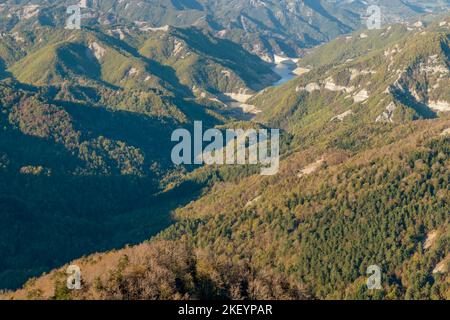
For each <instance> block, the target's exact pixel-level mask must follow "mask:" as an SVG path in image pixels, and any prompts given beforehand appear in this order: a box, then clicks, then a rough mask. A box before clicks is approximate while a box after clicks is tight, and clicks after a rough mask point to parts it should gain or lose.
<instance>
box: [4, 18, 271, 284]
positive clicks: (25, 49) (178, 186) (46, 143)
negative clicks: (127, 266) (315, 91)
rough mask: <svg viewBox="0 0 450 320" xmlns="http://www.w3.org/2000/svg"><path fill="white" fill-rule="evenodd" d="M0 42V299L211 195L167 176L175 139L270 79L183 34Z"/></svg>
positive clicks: (45, 28)
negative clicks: (226, 99)
mask: <svg viewBox="0 0 450 320" xmlns="http://www.w3.org/2000/svg"><path fill="white" fill-rule="evenodd" d="M30 14H31V13H30ZM31 18H32V17H30V19H31ZM0 38H1V39H0V40H1V41H0V107H1V117H0V122H1V125H0V128H1V129H0V131H1V133H0V176H1V179H0V180H1V182H0V194H1V195H0V212H1V214H2V219H3V220H2V223H1V224H0V229H1V232H0V252H1V254H2V255H4V256H7V257H8V258H7V259H1V261H0V287H2V288H15V287H17V286H20V285H21V284H23V282H24V281H25V280H26V279H28V278H29V277H30V276H34V275H38V274H40V273H41V272H43V271H48V270H50V269H52V268H54V267H56V266H58V265H60V264H62V263H65V262H66V261H68V260H70V259H74V258H76V257H78V256H81V255H84V254H86V253H92V252H95V251H104V250H108V249H111V248H120V247H123V246H124V245H125V244H127V243H140V242H142V241H143V240H145V239H147V238H148V237H149V236H151V235H154V234H156V233H157V232H159V231H161V230H162V229H164V228H166V227H167V226H168V225H169V224H170V223H171V220H172V219H171V216H170V212H171V210H173V209H174V208H176V207H178V206H179V205H183V204H185V203H187V202H189V201H191V200H192V199H194V198H195V197H196V196H197V194H198V193H199V192H200V190H201V188H202V187H203V186H205V185H207V184H209V183H208V182H205V181H204V180H202V182H198V183H197V182H193V181H190V180H189V181H184V180H186V177H185V176H186V172H188V171H190V170H191V169H192V168H180V167H175V166H174V165H173V163H172V161H171V158H170V156H171V148H172V146H173V145H172V143H171V134H172V132H173V130H175V129H176V128H178V127H185V128H190V127H191V125H192V124H193V121H194V120H201V121H203V124H204V126H205V128H206V127H212V126H215V125H220V124H223V123H224V122H226V121H228V120H229V118H228V115H227V113H229V111H227V110H225V109H226V106H225V105H224V104H223V102H221V101H220V100H218V97H220V98H221V99H222V96H224V95H225V94H244V93H249V94H251V93H254V92H256V90H259V89H261V88H263V87H266V86H267V85H270V84H271V83H272V82H274V81H276V80H278V78H279V77H278V76H277V75H276V74H275V73H274V72H273V71H272V70H271V65H269V64H268V63H267V62H264V61H262V60H261V59H260V58H258V57H257V56H255V55H252V54H250V53H248V52H247V51H246V50H244V49H243V48H242V47H240V46H239V45H237V44H235V43H233V42H231V41H229V40H224V39H218V38H216V37H214V36H212V35H211V34H210V33H209V32H207V31H204V30H200V29H198V28H194V27H193V28H165V29H161V30H149V29H145V28H139V27H126V26H114V27H110V26H109V27H108V26H107V27H103V28H98V27H92V28H83V29H81V30H65V29H64V28H63V27H56V28H55V27H51V26H49V25H45V24H36V25H34V27H33V28H31V29H30V28H29V26H26V25H22V26H16V27H15V29H14V30H10V31H5V32H2V33H1V34H0ZM183 181H184V182H183Z"/></svg>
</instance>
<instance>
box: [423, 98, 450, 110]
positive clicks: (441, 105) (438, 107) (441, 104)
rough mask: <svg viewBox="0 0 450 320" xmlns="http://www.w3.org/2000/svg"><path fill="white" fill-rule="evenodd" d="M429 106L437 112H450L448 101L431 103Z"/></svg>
mask: <svg viewBox="0 0 450 320" xmlns="http://www.w3.org/2000/svg"><path fill="white" fill-rule="evenodd" d="M428 106H429V107H430V108H431V109H433V110H436V111H440V112H450V103H448V102H447V101H443V100H438V101H430V103H429V104H428Z"/></svg>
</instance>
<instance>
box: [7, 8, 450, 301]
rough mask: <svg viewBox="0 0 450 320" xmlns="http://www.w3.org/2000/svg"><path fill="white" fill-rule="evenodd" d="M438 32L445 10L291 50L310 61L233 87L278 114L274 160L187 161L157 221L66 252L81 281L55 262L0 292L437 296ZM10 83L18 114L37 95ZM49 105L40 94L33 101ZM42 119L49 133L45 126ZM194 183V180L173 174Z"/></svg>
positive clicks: (445, 102)
mask: <svg viewBox="0 0 450 320" xmlns="http://www.w3.org/2000/svg"><path fill="white" fill-rule="evenodd" d="M191 3H192V2H191ZM183 30H184V29H183ZM449 40H450V20H449V17H448V15H446V16H445V17H443V18H439V19H438V20H436V21H434V22H432V23H429V24H428V23H425V22H424V23H415V24H413V25H411V24H404V23H401V24H395V25H392V26H386V27H385V28H383V29H382V30H373V31H358V32H355V33H352V34H350V35H347V36H344V37H343V38H339V39H337V40H336V41H333V42H330V43H328V44H325V45H323V46H321V47H318V48H316V49H314V50H311V51H310V52H308V54H307V56H306V57H305V58H304V60H302V61H300V65H301V67H302V68H305V69H308V70H309V71H308V70H306V71H305V72H304V73H303V74H302V75H301V76H299V77H297V78H296V79H294V80H292V81H289V82H287V83H286V84H284V85H281V86H279V87H274V88H267V89H265V90H263V91H262V92H260V93H258V94H256V95H255V96H254V97H253V98H251V99H250V100H249V102H247V103H251V104H254V106H255V107H257V108H259V109H260V110H261V113H259V114H258V115H257V116H256V118H255V119H254V122H245V123H243V124H245V125H251V124H253V123H257V124H258V125H264V126H267V127H269V128H281V129H282V130H283V139H282V141H281V144H282V146H281V150H282V161H281V167H280V172H279V173H278V174H277V175H274V176H271V177H265V176H260V175H253V174H252V169H251V168H248V167H247V166H243V167H240V166H235V167H233V169H232V170H231V169H229V168H228V169H227V168H224V167H211V166H210V167H204V168H198V169H196V170H194V171H192V172H191V173H190V174H188V175H187V179H186V180H184V184H183V183H181V184H177V185H176V186H177V187H175V188H173V189H171V190H170V191H171V192H173V193H172V194H170V193H169V194H166V193H163V194H162V196H167V197H168V198H169V199H174V198H177V201H178V200H180V202H177V201H176V202H175V203H173V201H172V202H170V201H169V203H170V205H171V207H170V208H171V209H174V210H175V213H174V216H173V218H174V223H173V224H172V225H171V226H170V227H168V228H167V229H165V230H164V231H162V232H161V233H159V234H158V235H157V236H155V237H152V238H151V239H150V240H149V241H147V242H145V243H143V244H141V245H138V246H134V247H127V248H125V249H122V250H118V251H111V252H107V253H102V254H95V255H90V256H87V257H84V258H81V259H79V260H76V261H74V262H73V264H76V265H78V266H80V268H81V270H82V274H83V288H82V290H79V291H70V290H68V289H67V288H66V286H65V280H66V277H67V275H66V274H65V270H66V268H67V265H66V266H64V267H61V268H60V269H56V270H54V271H52V272H50V273H49V274H46V275H43V276H41V277H39V278H35V279H31V280H29V281H28V283H27V284H26V285H25V286H24V288H23V289H21V290H18V291H16V292H12V293H6V294H4V295H3V298H6V299H8V298H12V299H14V298H16V299H17V298H28V299H42V298H45V299H92V298H101V299H199V298H204V299H213V298H215V299H450V285H449V283H450V278H449V273H448V270H449V263H450V256H449V254H450V245H449V241H450V233H449V212H450V203H449V199H450V186H449V182H450V181H449V177H450V172H449V169H450V162H449V161H450V160H449V159H450V118H449V114H450V108H449V103H450V91H449V90H450V86H449V79H450V77H449V72H450V50H449ZM152 44H153V43H152ZM149 46H150V44H148V43H147V44H146V45H144V46H143V47H140V51H139V52H140V53H141V54H142V56H146V57H148V58H150V59H152V58H155V57H158V59H159V60H158V61H159V63H161V64H168V65H169V64H170V65H172V63H173V65H176V62H172V61H173V60H172V58H166V57H165V55H164V54H161V53H163V52H164V51H158V50H159V49H157V48H158V43H157V41H156V44H155V45H154V46H153V47H152V48H156V49H147V48H149ZM169 51H170V50H169ZM155 52H161V53H158V54H155ZM155 59H156V58H155ZM19 69H20V68H19ZM7 72H16V71H15V70H14V68H9V69H8V70H7ZM11 81H12V80H9V81H5V84H4V85H5V86H6V88H8V86H11V85H12V84H13V83H14V82H11ZM17 85H18V84H17ZM22 86H24V88H23V90H24V91H26V90H31V89H33V88H34V90H36V89H35V87H31V88H28V87H27V86H25V85H22ZM5 90H6V91H7V90H8V89H5ZM14 92H15V91H14V90H13V92H12V93H10V96H11V97H10V98H8V99H7V100H6V101H12V103H11V104H10V110H12V111H10V112H6V113H4V118H5V120H4V123H7V127H8V126H10V125H11V126H15V127H14V128H21V126H20V123H21V122H20V119H21V117H20V115H21V114H27V110H30V109H31V110H33V111H32V112H34V110H39V109H40V108H35V107H34V108H30V107H29V103H34V102H33V101H34V100H31V102H29V103H23V104H17V103H14V99H15V95H14V94H13V93H14ZM195 101H197V103H198V102H199V100H198V99H197V100H195ZM200 101H202V100H200ZM18 106H19V107H18ZM41 108H42V107H41ZM53 108H55V107H52V105H45V110H48V111H45V112H44V114H47V113H48V112H57V110H55V111H52V110H53ZM16 110H17V111H16ZM201 110H205V109H201ZM208 110H209V111H210V113H208V114H211V113H212V114H217V118H216V119H221V118H220V115H219V114H218V113H217V112H218V111H217V109H215V108H212V109H208ZM36 112H37V111H36ZM139 116H142V115H139ZM6 118H7V120H6ZM61 118H62V119H66V118H65V117H64V116H63V115H61ZM16 119H19V120H16ZM217 121H218V122H216V124H217V123H219V122H220V121H219V120H217ZM63 122H64V121H63ZM44 123H49V122H48V121H44ZM50 123H51V122H50ZM222 123H224V125H225V126H227V125H232V124H230V123H229V122H228V121H227V119H223V121H222ZM213 124H215V123H214V121H213V120H211V125H213ZM37 127H39V126H38V125H37V124H34V123H33V125H25V126H22V128H33V130H34V129H35V128H37ZM42 128H43V129H45V130H44V131H45V132H50V133H52V137H53V138H52V139H60V138H59V137H60V136H59V135H58V134H56V133H57V132H59V131H58V130H57V129H52V130H50V129H47V125H46V126H44V127H42ZM56 128H59V126H56ZM14 130H16V131H14V132H17V129H14ZM24 130H25V129H24ZM26 130H31V129H26ZM53 132H55V134H53ZM24 133H27V131H25V132H24ZM27 137H29V136H27ZM64 137H72V138H71V140H70V142H71V141H77V136H76V134H74V135H66V134H65V135H64ZM8 141H10V140H8ZM124 148H125V150H127V152H126V153H127V154H133V155H135V154H136V153H135V152H134V151H135V150H133V149H127V148H126V146H124ZM14 150H17V148H14ZM69 150H72V149H70V148H69ZM76 154H77V153H75V155H76ZM112 154H116V153H115V152H112ZM9 158H10V156H8V155H7V156H6V157H4V159H5V160H4V163H6V166H4V167H5V168H7V167H8V166H11V164H10V163H12V162H8V159H9ZM137 158H139V157H137ZM0 159H1V158H0ZM50 160H51V158H50V159H49V161H50ZM130 162H131V163H133V162H132V161H129V162H127V163H130ZM67 163H69V162H67ZM43 167H44V166H43ZM23 170H25V171H26V172H31V173H34V172H36V170H37V171H39V173H40V175H41V176H42V175H44V176H45V174H46V172H47V171H45V168H25V169H23ZM233 170H235V171H233ZM30 176H31V177H34V176H35V175H34V174H28V175H27V177H30ZM1 181H4V180H1ZM186 183H188V185H186ZM206 184H209V186H210V188H207V189H204V190H203V192H202V193H201V194H196V195H195V196H191V195H188V196H186V192H185V191H186V189H183V188H184V187H188V188H193V185H196V186H197V189H189V190H198V188H200V187H201V186H204V185H206ZM18 185H21V184H18ZM127 190H129V189H128V187H127ZM183 191H184V192H183ZM181 195H185V197H184V198H182V197H180V196H181ZM135 196H136V197H137V199H140V200H141V201H145V200H146V198H145V197H144V198H141V196H140V195H139V194H136V195H135ZM142 199H144V200H142ZM183 202H184V203H183ZM5 203H7V202H5ZM37 203H41V202H37ZM13 204H14V206H15V207H13V208H17V207H18V206H19V204H18V203H13ZM20 205H24V204H23V203H22V202H20ZM137 205H139V202H137ZM11 206H12V205H11ZM11 206H10V207H11ZM112 207H113V208H114V210H117V211H116V212H119V211H120V206H117V205H115V204H113V205H112ZM143 207H144V208H145V204H144V205H143ZM8 208H9V207H8ZM141 208H142V207H141ZM147 208H148V207H147ZM138 209H139V208H138ZM8 212H16V216H17V215H19V214H18V213H21V212H24V211H23V210H17V209H15V210H10V211H8ZM31 212H34V211H33V210H32V209H31ZM118 214H119V213H118ZM9 216H12V218H11V221H17V219H18V218H16V217H14V215H13V214H10V215H9ZM19 216H20V215H19ZM138 216H139V215H138ZM129 217H130V216H129V213H128V212H127V214H126V218H125V213H124V217H123V218H124V219H123V220H121V219H118V220H115V221H117V222H118V221H128V222H129V221H130V219H133V218H129ZM131 217H134V215H131ZM139 217H142V218H143V220H142V221H146V220H145V219H146V217H147V216H145V215H143V216H139ZM121 218H122V217H121ZM145 227H147V226H146V225H145V226H144V229H145ZM19 230H20V228H19ZM8 231H9V229H8ZM37 236H38V235H36V237H37ZM5 239H6V238H5ZM3 241H4V240H3ZM2 243H3V242H2ZM4 243H6V241H4ZM18 252H19V251H18ZM370 265H378V266H380V267H381V269H382V287H383V289H382V290H375V291H371V290H368V288H367V286H366V279H367V274H366V271H367V268H368V267H369V266H370Z"/></svg>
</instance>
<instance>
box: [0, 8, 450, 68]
mask: <svg viewBox="0 0 450 320" xmlns="http://www.w3.org/2000/svg"><path fill="white" fill-rule="evenodd" d="M81 2H82V3H83V5H84V6H85V7H86V8H84V9H83V14H84V15H85V18H84V23H86V24H87V25H92V24H101V25H107V24H109V25H111V24H116V23H125V22H127V23H134V24H138V25H141V26H142V25H146V26H148V27H164V26H166V25H170V26H181V27H186V26H198V27H202V28H204V29H207V30H209V31H210V32H211V33H213V34H215V35H216V36H219V37H222V38H226V39H229V40H232V41H234V42H237V43H240V44H241V45H243V46H244V48H246V49H247V50H249V51H250V52H253V53H256V54H257V55H259V56H260V57H262V58H263V59H265V60H267V61H271V62H272V61H273V59H274V54H278V55H282V54H284V55H288V56H291V57H297V56H299V55H300V54H301V53H302V52H303V49H304V48H308V47H311V46H314V45H317V44H320V43H324V42H327V41H329V40H331V39H333V38H335V37H337V36H338V35H341V34H344V33H348V32H351V31H354V30H356V29H360V28H366V20H367V9H368V7H369V6H370V5H371V4H376V5H378V6H380V9H381V18H382V22H383V23H384V24H386V23H393V22H399V21H403V20H407V19H409V18H412V17H415V16H418V15H423V14H428V13H433V12H434V13H440V12H442V11H444V10H446V9H448V8H450V1H449V0H431V1H416V0H409V1H400V0H394V1H392V0H382V1H373V2H371V1H348V0H342V1H332V0H320V1H317V0H281V1H280V0H277V1H270V0H143V1H134V0H133V1H113V0H85V1H81ZM73 3H74V2H73V1H58V3H57V4H55V3H54V2H53V1H46V0H41V1H36V0H34V1H31V0H30V1H23V0H20V1H6V3H5V4H3V5H2V7H0V8H1V10H0V16H1V18H2V21H3V22H1V23H0V24H1V25H2V26H3V28H7V29H9V30H11V29H14V28H17V27H18V26H23V25H32V24H34V23H35V22H36V21H38V22H39V23H41V24H47V25H57V24H62V23H64V15H66V14H65V8H66V7H67V6H68V5H69V4H73ZM25 5H27V6H28V7H23V6H25Z"/></svg>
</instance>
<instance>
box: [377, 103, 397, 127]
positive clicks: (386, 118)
mask: <svg viewBox="0 0 450 320" xmlns="http://www.w3.org/2000/svg"><path fill="white" fill-rule="evenodd" d="M396 109H397V106H396V105H395V103H394V102H391V103H390V104H389V105H388V106H387V107H386V111H384V112H383V113H382V114H380V115H379V116H378V117H377V118H376V120H375V121H376V122H390V123H394V112H395V110H396Z"/></svg>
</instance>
